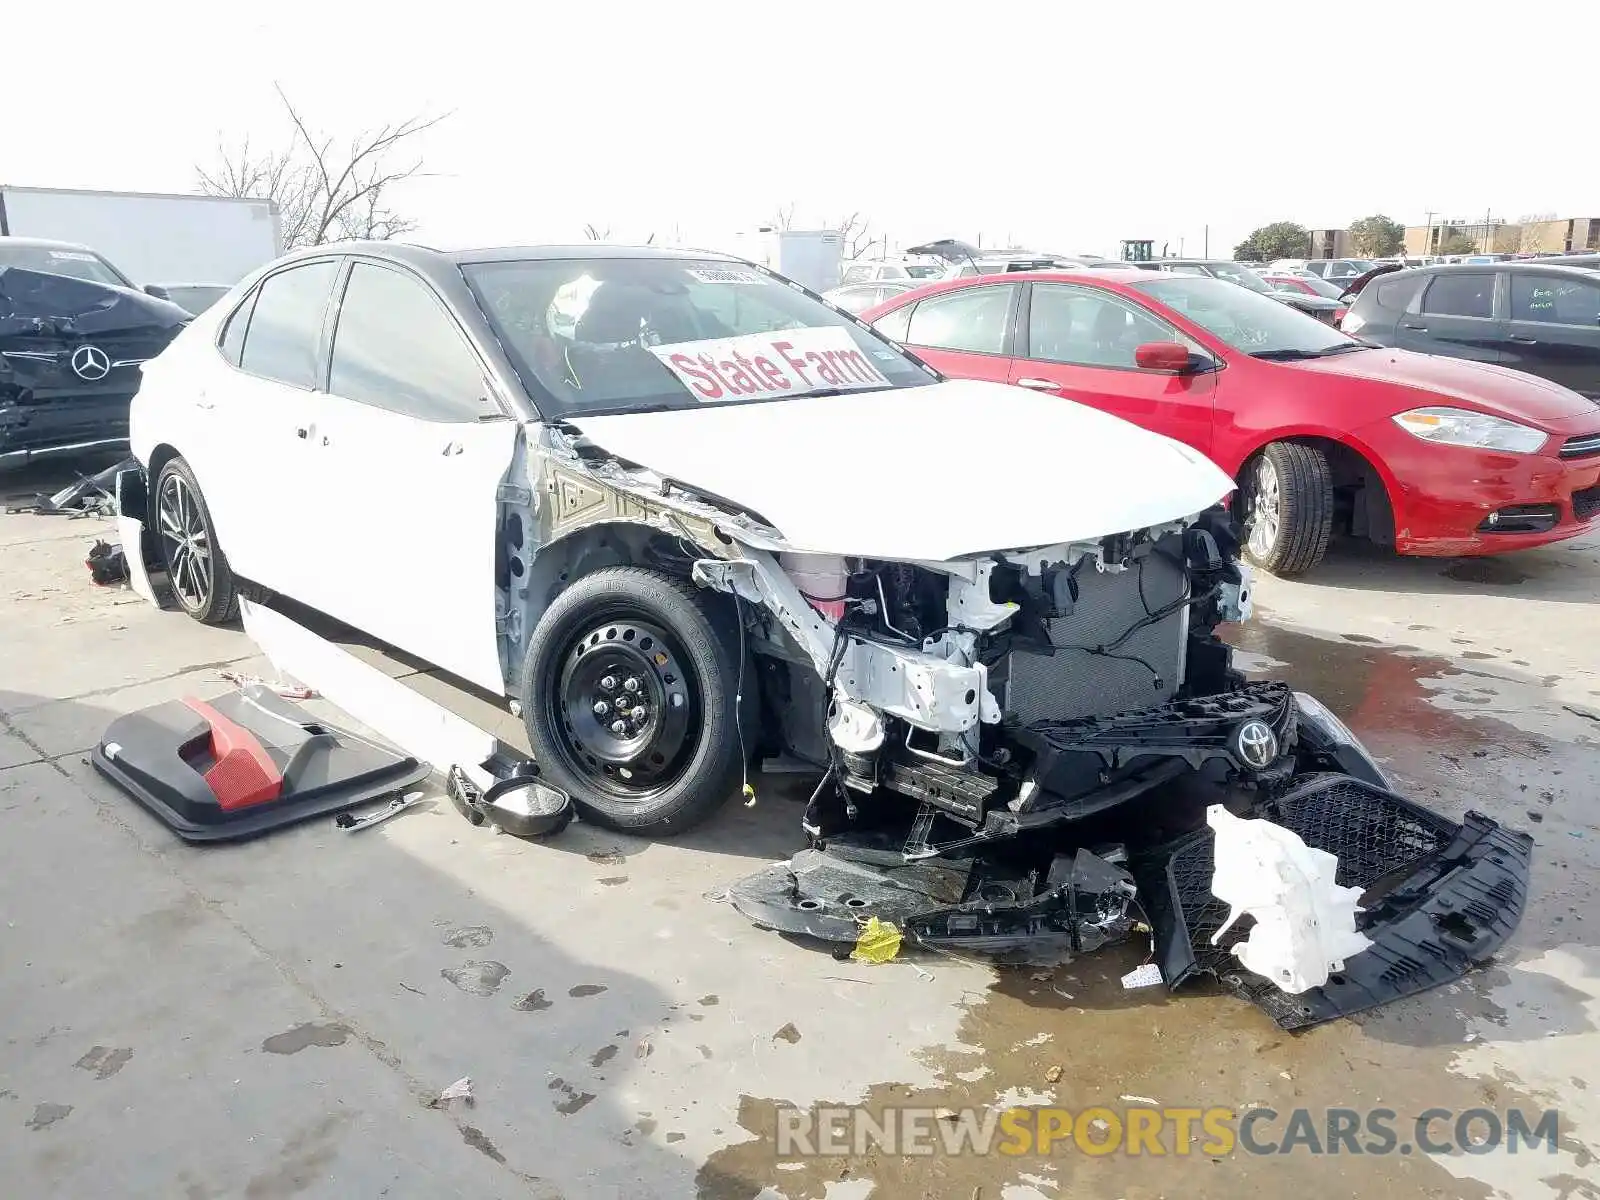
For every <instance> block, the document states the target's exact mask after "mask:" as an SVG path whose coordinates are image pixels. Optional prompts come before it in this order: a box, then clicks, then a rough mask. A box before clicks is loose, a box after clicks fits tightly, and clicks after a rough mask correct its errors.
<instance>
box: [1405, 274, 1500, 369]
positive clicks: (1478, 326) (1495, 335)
mask: <svg viewBox="0 0 1600 1200" xmlns="http://www.w3.org/2000/svg"><path fill="white" fill-rule="evenodd" d="M1505 335H1506V323H1505V321H1503V320H1501V319H1500V318H1498V317H1497V316H1496V315H1495V272H1494V271H1492V270H1487V271H1441V272H1439V273H1438V274H1436V275H1434V276H1433V277H1432V278H1431V279H1429V280H1428V283H1427V286H1426V287H1424V288H1423V289H1422V292H1421V294H1420V295H1419V296H1417V297H1414V298H1413V299H1412V301H1411V304H1410V305H1409V306H1408V307H1407V308H1406V311H1405V312H1404V313H1402V314H1401V315H1400V322H1399V325H1398V327H1397V328H1396V329H1395V345H1397V346H1399V347H1400V348H1401V349H1403V350H1418V351H1421V352H1422V353H1423V354H1445V355H1448V356H1449V357H1451V358H1467V359H1471V360H1473V361H1474V362H1488V363H1497V362H1499V361H1500V344H1501V342H1502V341H1503V340H1504V339H1505Z"/></svg>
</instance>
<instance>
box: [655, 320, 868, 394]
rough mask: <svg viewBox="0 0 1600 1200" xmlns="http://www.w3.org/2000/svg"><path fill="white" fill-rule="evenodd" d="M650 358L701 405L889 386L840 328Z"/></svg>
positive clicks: (677, 349)
mask: <svg viewBox="0 0 1600 1200" xmlns="http://www.w3.org/2000/svg"><path fill="white" fill-rule="evenodd" d="M650 352H651V353H652V354H654V355H655V356H656V357H657V358H659V359H660V360H661V362H662V365H664V366H665V367H666V368H667V370H669V371H671V372H672V373H673V374H674V375H676V376H677V377H678V379H679V380H680V381H681V382H682V383H683V385H684V386H685V387H687V388H688V389H689V391H690V393H691V394H692V395H693V396H694V397H695V398H696V399H698V400H702V401H711V400H749V399H776V398H777V397H779V396H799V395H803V394H805V393H806V392H815V391H820V390H822V389H825V388H850V389H854V388H873V387H880V388H881V387H888V386H890V384H889V380H888V379H887V378H886V377H885V376H884V374H883V372H881V371H879V370H878V368H877V367H875V366H873V365H872V361H871V360H870V359H869V358H868V357H867V356H866V355H865V354H863V353H862V352H861V347H860V346H858V345H857V344H856V340H855V338H853V337H851V336H850V332H849V331H848V330H846V329H840V328H838V327H836V326H833V327H823V328H818V329H784V330H780V331H779V332H777V333H752V334H745V335H744V336H742V337H732V338H713V339H711V340H709V341H703V342H679V343H678V344H676V345H673V346H652V347H650Z"/></svg>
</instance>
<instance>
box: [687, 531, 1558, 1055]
mask: <svg viewBox="0 0 1600 1200" xmlns="http://www.w3.org/2000/svg"><path fill="white" fill-rule="evenodd" d="M1237 548H1238V547H1237V541H1236V536H1235V533H1234V530H1233V528H1232V525H1231V522H1230V521H1229V519H1228V517H1227V516H1226V514H1225V513H1224V512H1223V511H1222V510H1221V509H1215V510H1210V511H1207V512H1204V513H1201V514H1199V515H1198V516H1196V517H1194V518H1192V519H1189V520H1183V521H1177V522H1173V523H1171V524H1169V525H1165V526H1161V527H1157V528H1152V529H1144V530H1139V531H1135V532H1132V533H1128V534H1122V535H1117V536H1113V537H1107V538H1103V539H1100V540H1099V541H1095V542H1084V543H1074V544H1071V545H1066V546H1056V547H1051V548H1048V549H1045V550H1035V551H1029V552H1026V553H1013V552H996V553H993V554H989V555H985V556H981V557H973V558H970V559H966V560H952V561H946V562H937V563H934V562H919V563H898V562H881V561H876V562H875V561H871V560H862V559H848V558H834V557H830V556H822V555H815V554H796V553H793V552H784V551H782V550H781V549H778V548H776V547H774V548H770V549H767V550H763V549H760V548H757V547H756V546H753V545H750V544H748V543H744V542H735V543H733V544H732V545H731V546H728V547H724V556H722V557H718V558H714V559H713V558H705V559H701V560H699V561H698V562H697V563H696V564H695V567H694V575H695V578H696V580H697V581H699V582H701V583H702V584H704V585H706V586H710V587H713V588H718V589H721V590H724V591H730V592H734V593H736V594H737V595H739V596H741V597H743V598H744V599H745V600H747V601H749V602H750V604H749V606H748V610H749V617H748V618H747V625H748V627H749V632H750V634H751V635H752V637H753V638H754V639H755V645H756V647H757V649H758V650H759V651H760V653H759V654H758V656H757V660H756V661H757V663H758V670H759V671H760V673H761V680H762V685H763V698H764V701H765V711H766V713H767V722H766V728H765V729H764V731H763V733H764V743H765V744H767V745H769V746H775V747H779V748H781V749H782V750H783V751H785V752H787V753H789V754H792V755H796V756H798V757H801V758H803V759H807V760H809V761H810V762H811V763H813V764H814V765H816V766H817V767H819V768H820V769H821V770H822V771H823V773H824V774H823V779H822V782H821V784H820V785H819V787H818V788H817V791H816V793H815V794H814V796H813V797H812V800H811V802H810V804H809V805H808V807H807V810H806V817H805V826H806V831H807V833H808V834H809V835H810V845H809V846H808V848H807V849H805V850H803V851H801V852H800V853H799V854H797V855H796V856H795V857H794V858H793V859H792V860H791V861H790V862H788V863H785V864H779V865H775V866H772V867H768V868H767V869H765V870H763V871H761V872H758V873H757V874H756V875H754V876H751V877H749V878H747V879H744V880H742V881H740V882H739V883H737V884H735V885H734V886H733V888H732V889H731V893H730V894H731V899H732V902H733V904H734V905H735V907H737V908H738V909H739V910H740V911H741V912H743V913H744V914H745V915H746V916H748V917H749V918H751V919H752V920H753V921H755V922H756V923H757V924H758V925H761V926H763V927H767V928H771V929H776V930H780V931H783V932H786V933H794V934H804V935H809V936H812V937H818V938H822V939H824V940H827V941H832V942H841V943H853V942H854V941H855V940H856V938H857V936H858V934H859V931H860V927H861V925H862V923H863V922H864V921H866V920H867V919H868V918H871V917H877V918H878V919H879V920H881V921H889V922H892V923H893V924H894V925H895V926H897V927H898V928H899V929H900V930H901V932H902V933H903V935H904V936H905V937H906V939H907V940H908V942H909V943H910V944H913V945H921V946H925V947H929V948H937V949H943V950H954V951H963V952H971V953H980V954H998V955H1007V956H1015V957H1025V958H1037V957H1038V956H1039V955H1041V954H1046V955H1052V956H1056V955H1061V954H1067V955H1077V954H1083V953H1088V952H1091V951H1094V950H1097V949H1100V948H1102V947H1104V946H1106V945H1109V944H1112V943H1115V942H1119V941H1122V940H1125V939H1127V938H1128V937H1130V936H1131V935H1132V934H1133V933H1134V931H1135V929H1136V928H1138V927H1140V926H1141V925H1142V924H1143V923H1148V925H1149V926H1150V927H1151V929H1152V931H1153V934H1152V935H1153V941H1154V945H1155V948H1156V951H1157V965H1158V966H1159V967H1160V969H1161V973H1162V978H1163V979H1164V980H1165V982H1166V983H1167V984H1168V985H1169V986H1170V987H1173V988H1176V987H1179V986H1181V985H1183V984H1184V983H1186V982H1188V981H1189V980H1191V979H1194V978H1197V977H1200V976H1211V977H1213V978H1215V979H1218V980H1220V981H1221V982H1222V983H1223V984H1224V985H1225V986H1227V987H1229V988H1231V989H1232V990H1234V991H1235V992H1237V993H1238V994H1240V995H1241V996H1243V997H1245V998H1247V999H1250V1000H1252V1001H1253V1002H1255V1003H1257V1004H1258V1005H1260V1006H1261V1007H1262V1008H1264V1009H1265V1010H1266V1011H1267V1012H1268V1013H1269V1014H1271V1015H1272V1016H1273V1018H1274V1019H1275V1020H1277V1021H1278V1022H1279V1023H1280V1024H1281V1025H1282V1026H1283V1027H1285V1028H1290V1029H1292V1028H1298V1027H1300V1026H1304V1025H1310V1024H1314V1023H1316V1022H1319V1021H1323V1020H1327V1019H1330V1018H1333V1017H1337V1016H1343V1015H1348V1014H1350V1013H1353V1012H1357V1011H1360V1010H1362V1009H1366V1008H1370V1007H1372V1006H1373V1005H1376V1004H1381V1003H1384V1002H1386V1001H1389V1000H1393V999H1397V998H1399V997H1401V996H1405V995H1409V994H1412V993H1414V992H1417V991H1421V990H1424V989H1426V988H1429V987H1433V986H1436V985H1438V984H1439V983H1442V982H1446V981H1448V980H1450V979H1454V978H1457V977H1459V976H1460V975H1461V974H1463V973H1464V972H1466V971H1467V970H1469V969H1470V968H1471V967H1473V966H1474V965H1477V964H1480V963H1482V962H1483V961H1485V960H1486V959H1487V958H1488V957H1489V956H1490V955H1491V954H1492V953H1494V952H1495V951H1496V950H1497V949H1498V948H1499V947H1500V946H1501V945H1502V944H1503V943H1504V942H1505V940H1506V939H1507V938H1508V937H1509V936H1510V934H1511V932H1512V930H1513V929H1514V928H1515V926H1516V924H1517V923H1518V921H1519V919H1520V916H1521V912H1522V908H1523V903H1524V900H1525V896H1526V889H1527V877H1528V869H1529V858H1530V850H1531V840H1530V839H1529V838H1528V837H1527V836H1526V835H1525V834H1521V833H1515V832H1512V831H1509V830H1505V829H1502V828H1500V827H1499V826H1498V825H1496V824H1495V823H1494V822H1493V821H1491V820H1489V819H1488V818H1487V817H1484V816H1482V815H1481V814H1477V813H1473V814H1469V815H1468V817H1467V819H1466V822H1465V823H1464V824H1461V825H1457V824H1456V823H1454V822H1452V821H1449V820H1447V819H1445V818H1443V817H1440V816H1438V815H1437V814H1434V813H1431V812H1428V811H1427V810H1425V809H1422V808H1420V807H1419V806H1417V805H1415V804H1413V803H1411V802H1410V801H1407V800H1406V799H1404V798H1403V797H1401V796H1399V795H1397V794H1396V793H1395V792H1394V791H1393V790H1392V789H1391V787H1390V786H1389V782H1388V780H1387V779H1386V778H1385V776H1384V774H1383V772H1382V771H1381V769H1380V768H1379V767H1378V766H1377V765H1376V764H1375V763H1374V762H1373V761H1372V759H1371V758H1370V756H1369V755H1368V754H1367V753H1366V751H1365V750H1364V749H1363V748H1362V747H1361V745H1360V743H1359V742H1358V741H1357V740H1356V739H1355V738H1354V736H1353V735H1351V733H1350V732H1349V730H1347V729H1346V728H1345V727H1344V726H1343V725H1342V724H1341V723H1340V722H1339V721H1338V719H1337V718H1336V717H1334V716H1333V715H1332V714H1331V713H1329V712H1328V710H1327V709H1325V708H1324V707H1323V706H1322V705H1321V704H1319V703H1317V702H1316V701H1315V700H1314V699H1312V698H1311V697H1309V696H1305V695H1303V694H1296V693H1294V692H1292V691H1291V690H1290V688H1289V687H1288V686H1287V685H1285V684H1282V683H1277V682H1266V681H1262V682H1249V681H1246V680H1245V678H1244V677H1243V676H1242V674H1241V673H1239V672H1238V671H1236V670H1235V669H1234V668H1233V666H1232V661H1231V650H1230V648H1229V647H1228V646H1227V645H1226V644H1225V643H1224V642H1222V641H1221V640H1220V639H1219V638H1218V637H1217V636H1216V627H1217V626H1218V625H1219V624H1221V623H1223V622H1228V621H1239V620H1243V619H1245V618H1246V617H1247V616H1248V615H1249V610H1250V579H1249V576H1248V573H1247V571H1246V569H1244V568H1242V567H1241V566H1240V565H1239V563H1238V558H1237ZM1219 838H1221V839H1223V840H1222V842H1221V843H1220V845H1221V847H1222V849H1223V850H1224V851H1225V852H1226V853H1223V854H1219V852H1218V847H1219V842H1218V839H1219ZM1224 860H1225V861H1226V862H1227V863H1229V864H1232V865H1231V866H1229V868H1228V872H1230V873H1231V874H1228V877H1227V878H1223V876H1222V875H1220V874H1218V872H1217V870H1216V868H1215V864H1216V863H1218V862H1221V861H1224ZM1241 863H1243V864H1246V865H1245V866H1240V865H1239V864H1241ZM1219 895H1226V896H1228V897H1229V898H1230V900H1231V903H1232V907H1233V909H1234V911H1233V914H1232V916H1231V917H1230V914H1229V907H1230V905H1229V903H1225V902H1224V901H1223V900H1221V899H1219ZM1247 962H1248V963H1249V964H1250V966H1248V967H1247V966H1246V963H1247ZM1252 968H1254V969H1252Z"/></svg>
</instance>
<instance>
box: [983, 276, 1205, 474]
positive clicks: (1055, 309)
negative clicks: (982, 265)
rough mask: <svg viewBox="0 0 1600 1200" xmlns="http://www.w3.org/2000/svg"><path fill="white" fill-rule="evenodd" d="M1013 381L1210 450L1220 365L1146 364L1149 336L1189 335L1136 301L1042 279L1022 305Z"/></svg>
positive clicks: (1182, 340)
mask: <svg viewBox="0 0 1600 1200" xmlns="http://www.w3.org/2000/svg"><path fill="white" fill-rule="evenodd" d="M1023 312H1024V316H1025V318H1026V319H1025V320H1022V321H1021V322H1020V326H1021V332H1022V334H1023V336H1021V337H1019V339H1018V345H1017V357H1016V358H1015V359H1014V360H1013V363H1012V368H1011V378H1010V380H1009V382H1011V383H1015V384H1019V385H1020V386H1022V387H1026V388H1032V389H1033V390H1035V391H1042V392H1053V393H1055V394H1057V395H1060V396H1065V397H1066V398H1068V399H1071V400H1077V401H1079V402H1081V403H1083V404H1088V405H1092V406H1093V407H1095V408H1099V409H1103V410H1105V411H1106V412H1108V413H1112V414H1114V415H1116V416H1119V417H1121V418H1122V419H1123V420H1125V421H1132V422H1133V423H1134V424H1135V425H1142V426H1143V427H1144V428H1146V429H1150V430H1153V431H1154V432H1156V433H1160V434H1165V435H1166V436H1167V437H1170V438H1173V439H1175V440H1176V441H1180V442H1183V443H1184V444H1185V445H1189V446H1193V447H1194V448H1195V449H1196V450H1198V451H1200V452H1201V453H1202V454H1207V455H1209V454H1210V453H1211V441H1212V431H1211V420H1212V408H1213V404H1214V401H1215V397H1216V388H1217V373H1216V371H1214V370H1207V371H1199V372H1194V373H1188V374H1174V373H1172V372H1168V371H1150V370H1145V369H1143V368H1141V367H1140V366H1139V365H1138V363H1137V362H1136V361H1135V358H1134V351H1135V350H1136V349H1137V348H1138V347H1139V346H1142V345H1144V344H1145V343H1147V342H1179V343H1182V344H1184V345H1188V346H1189V347H1190V349H1191V350H1193V351H1195V352H1198V353H1203V351H1201V350H1200V347H1198V346H1194V345H1192V344H1191V343H1190V342H1189V340H1188V339H1187V338H1185V337H1184V336H1183V335H1182V334H1181V333H1179V332H1178V331H1177V330H1176V329H1174V328H1173V327H1172V326H1171V325H1168V324H1167V323H1166V322H1165V321H1162V320H1161V319H1160V318H1158V317H1156V316H1155V315H1154V314H1152V313H1150V312H1149V311H1147V310H1146V309H1144V308H1142V307H1141V306H1139V305H1138V304H1135V303H1134V302H1133V301H1131V300H1126V299H1124V298H1122V297H1121V296H1117V295H1114V294H1113V293H1111V292H1108V291H1103V290H1101V289H1099V288H1089V287H1082V286H1079V285H1077V284H1071V283H1035V284H1032V285H1031V286H1030V295H1029V296H1028V297H1027V298H1026V300H1025V302H1024V305H1023Z"/></svg>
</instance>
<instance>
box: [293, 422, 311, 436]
mask: <svg viewBox="0 0 1600 1200" xmlns="http://www.w3.org/2000/svg"><path fill="white" fill-rule="evenodd" d="M294 435H295V437H297V438H305V437H309V436H310V435H311V430H309V429H308V428H306V427H305V426H304V425H302V426H300V427H299V428H298V429H296V430H295V431H294Z"/></svg>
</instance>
